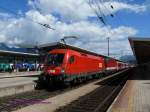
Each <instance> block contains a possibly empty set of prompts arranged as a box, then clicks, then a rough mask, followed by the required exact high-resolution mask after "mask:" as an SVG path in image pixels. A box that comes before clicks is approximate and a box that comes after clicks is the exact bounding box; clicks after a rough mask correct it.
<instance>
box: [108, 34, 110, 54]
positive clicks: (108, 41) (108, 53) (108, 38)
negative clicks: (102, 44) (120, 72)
mask: <svg viewBox="0 0 150 112" xmlns="http://www.w3.org/2000/svg"><path fill="white" fill-rule="evenodd" d="M109 40H110V37H107V49H108V50H107V51H108V56H109V55H110V54H109Z"/></svg>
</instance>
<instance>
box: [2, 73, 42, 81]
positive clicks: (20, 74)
mask: <svg viewBox="0 0 150 112" xmlns="http://www.w3.org/2000/svg"><path fill="white" fill-rule="evenodd" d="M40 73H41V71H29V72H12V73H9V72H5V73H0V79H2V78H13V77H24V76H38V75H40Z"/></svg>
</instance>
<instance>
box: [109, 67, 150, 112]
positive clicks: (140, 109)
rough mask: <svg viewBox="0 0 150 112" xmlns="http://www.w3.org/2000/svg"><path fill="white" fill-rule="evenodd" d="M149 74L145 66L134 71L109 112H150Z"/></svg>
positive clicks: (149, 68) (148, 69)
mask: <svg viewBox="0 0 150 112" xmlns="http://www.w3.org/2000/svg"><path fill="white" fill-rule="evenodd" d="M149 73H150V67H148V66H145V65H144V66H140V67H137V68H136V69H134V71H132V73H131V75H130V77H129V79H128V81H127V82H126V84H125V86H124V88H123V89H122V90H121V92H120V93H119V95H118V97H117V98H116V99H115V100H114V102H113V103H112V105H111V106H110V108H109V109H108V110H107V112H150V97H149V95H150V74H149Z"/></svg>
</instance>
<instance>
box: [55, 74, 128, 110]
mask: <svg viewBox="0 0 150 112" xmlns="http://www.w3.org/2000/svg"><path fill="white" fill-rule="evenodd" d="M127 78H128V75H127V74H123V75H120V76H119V77H115V78H114V79H112V78H111V79H109V80H105V81H102V82H100V83H97V84H98V85H101V86H100V87H99V88H97V89H96V90H95V91H93V92H91V93H89V94H87V95H86V96H83V97H81V98H79V99H77V100H76V101H73V102H72V103H70V104H69V105H67V106H65V107H61V108H59V109H57V110H56V112H105V111H106V110H107V109H108V107H109V106H110V105H111V103H112V102H113V100H114V99H115V97H116V96H117V94H118V93H119V92H120V90H121V88H122V87H123V85H124V84H125V82H126V80H127Z"/></svg>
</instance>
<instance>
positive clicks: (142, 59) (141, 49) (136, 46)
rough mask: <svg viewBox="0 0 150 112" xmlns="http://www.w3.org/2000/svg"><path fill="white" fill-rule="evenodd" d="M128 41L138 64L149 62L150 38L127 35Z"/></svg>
mask: <svg viewBox="0 0 150 112" xmlns="http://www.w3.org/2000/svg"><path fill="white" fill-rule="evenodd" d="M129 42H130V45H131V48H132V51H133V53H134V55H135V57H136V60H137V62H138V63H139V64H142V63H147V62H150V38H139V37H137V38H133V37H129Z"/></svg>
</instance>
